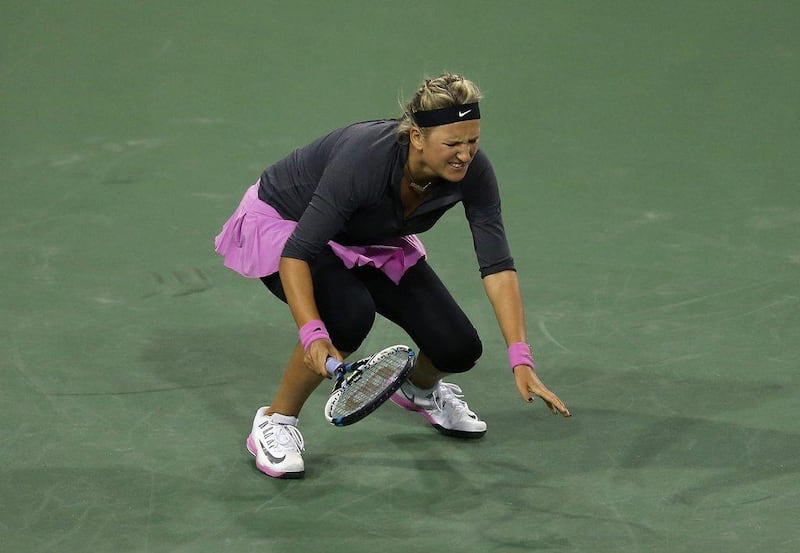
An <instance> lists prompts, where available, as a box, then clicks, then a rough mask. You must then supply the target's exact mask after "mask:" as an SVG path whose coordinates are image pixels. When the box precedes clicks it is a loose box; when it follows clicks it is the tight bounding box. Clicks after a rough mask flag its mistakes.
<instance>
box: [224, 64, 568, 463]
mask: <svg viewBox="0 0 800 553" xmlns="http://www.w3.org/2000/svg"><path fill="white" fill-rule="evenodd" d="M480 98H481V94H480V91H479V89H478V87H477V86H476V85H475V83H473V82H472V81H470V80H468V79H465V78H463V77H461V76H459V75H455V74H451V73H445V74H443V75H441V76H439V77H436V78H434V79H428V80H425V82H424V83H423V84H422V86H421V87H420V88H419V89H418V90H417V91H416V93H415V94H414V97H413V99H412V100H411V101H410V102H409V103H408V105H406V106H405V108H404V113H403V115H402V117H400V118H399V119H387V120H377V121H367V122H361V123H356V124H353V125H350V126H347V127H344V128H340V129H337V130H335V131H333V132H331V133H329V134H327V135H325V136H323V137H321V138H319V139H317V140H315V141H313V142H311V143H310V144H308V145H306V146H304V147H302V148H299V149H297V150H295V151H294V152H292V153H291V154H290V155H289V156H287V157H286V158H284V159H282V160H280V161H278V162H277V163H275V164H273V165H271V166H269V167H267V168H266V170H265V171H264V172H263V174H262V175H261V177H260V179H259V180H258V182H257V183H256V184H254V185H253V186H252V187H250V188H249V189H248V190H247V192H246V193H245V195H244V198H243V199H242V201H241V203H240V204H239V207H238V208H237V209H236V211H235V212H234V213H233V215H232V216H231V217H230V219H229V220H228V221H227V222H226V223H225V225H224V226H223V228H222V231H221V233H220V234H219V235H218V236H217V237H216V241H215V245H216V251H217V253H219V254H220V255H222V256H223V257H224V264H225V266H227V267H229V268H231V269H233V270H234V271H236V272H238V273H240V274H241V275H243V276H245V277H249V278H259V279H261V281H262V282H263V283H264V285H265V286H266V287H267V288H268V289H269V290H270V291H271V292H272V293H273V294H274V295H275V296H277V297H278V298H280V299H281V300H282V301H284V302H286V303H287V304H288V306H289V309H290V311H291V313H292V315H293V317H294V320H295V322H296V324H297V328H298V334H299V340H298V342H297V345H296V346H295V347H294V350H293V351H292V353H291V356H290V358H289V362H288V364H287V366H286V368H285V370H284V373H283V378H282V380H281V382H280V385H279V387H278V391H277V393H276V395H275V397H274V399H273V401H272V402H270V404H269V406H267V407H261V408H260V409H258V411H257V412H256V415H255V418H254V420H253V425H252V429H251V432H250V435H249V436H248V439H247V445H248V449H249V450H250V452H251V453H252V454H253V455H255V458H256V465H257V467H258V468H259V470H261V471H262V472H264V473H266V474H268V475H269V476H272V477H277V478H299V477H301V476H302V475H303V474H304V470H305V468H304V463H303V458H302V451H303V448H304V443H303V437H302V435H301V433H300V431H299V430H298V428H297V417H298V415H299V413H300V410H301V409H302V407H303V404H304V403H305V401H306V400H307V399H308V397H309V396H310V395H311V393H312V392H313V391H314V389H315V388H316V387H317V386H318V385H319V384H320V383H321V382H322V380H323V379H324V378H325V377H326V376H327V375H328V373H327V371H326V369H325V360H326V358H327V357H328V356H332V357H335V358H336V359H340V360H341V359H344V358H346V357H347V356H348V355H350V353H352V352H354V351H356V350H357V349H358V347H359V346H360V345H361V343H362V341H363V340H364V338H365V337H366V336H367V333H368V332H369V331H370V328H371V327H372V324H373V322H374V320H375V314H376V313H380V314H381V315H383V316H384V317H386V318H387V319H389V320H390V321H392V322H394V323H395V324H397V325H398V326H400V327H401V328H402V329H403V330H404V331H405V332H406V333H407V334H408V336H409V337H410V338H411V340H413V341H414V343H415V344H416V347H417V349H418V362H417V365H416V367H415V369H414V371H413V372H412V373H411V375H410V376H409V378H408V380H407V382H405V383H404V384H403V386H402V387H401V389H400V390H399V391H398V392H397V393H395V394H394V396H392V400H393V401H394V402H395V403H396V404H398V405H400V406H402V407H404V408H405V409H408V410H409V411H413V412H416V413H418V414H420V415H422V416H423V417H424V418H425V419H426V420H427V421H428V422H429V423H430V424H431V425H432V426H433V427H434V428H435V429H436V430H438V431H439V432H441V433H443V434H446V435H448V436H455V437H459V438H479V437H481V436H483V435H484V433H485V432H486V423H485V422H484V421H483V420H481V419H480V418H479V417H478V416H477V415H476V414H475V413H474V412H472V411H471V410H470V409H469V407H468V405H467V403H466V402H465V401H464V399H463V394H462V391H461V389H460V388H459V387H458V386H457V385H455V384H453V383H450V382H445V381H444V380H443V379H444V378H446V377H448V376H449V375H452V374H454V373H462V372H465V371H467V370H469V369H471V368H472V367H473V366H474V365H475V363H476V362H477V360H478V358H479V357H480V356H481V353H482V344H481V341H480V338H479V337H478V333H477V331H476V330H475V327H474V326H473V325H472V323H471V322H470V321H469V319H468V318H467V316H466V314H465V313H464V312H463V310H462V309H461V308H460V307H459V306H458V304H457V303H456V302H455V300H454V299H453V297H452V296H451V295H450V293H449V292H448V290H447V288H446V287H445V285H444V284H443V283H442V281H441V280H440V279H439V277H438V276H437V275H436V273H435V272H434V271H433V269H432V268H431V267H430V265H429V264H428V263H427V261H426V252H425V248H424V246H423V244H422V243H421V242H420V240H419V239H418V238H417V236H416V234H417V233H421V232H424V231H426V230H428V229H430V228H431V227H432V226H433V225H434V224H435V223H436V221H438V220H439V218H441V217H442V215H444V213H445V212H446V211H447V210H448V209H450V208H451V207H453V206H455V205H456V204H459V203H460V204H462V205H463V207H464V212H465V215H466V218H467V221H468V223H469V227H470V229H471V234H472V240H473V244H474V248H475V254H476V257H477V265H478V268H479V270H480V275H481V277H482V279H483V285H484V288H485V290H486V294H487V296H488V298H489V301H490V302H491V304H492V307H493V308H494V311H495V314H496V316H497V320H498V323H499V325H500V330H501V332H502V334H503V337H504V339H505V341H506V345H507V347H508V358H509V365H510V368H511V371H512V372H513V378H514V379H515V381H516V386H517V389H518V390H519V393H520V394H521V395H522V397H523V399H524V400H526V401H529V402H530V401H533V398H534V397H539V398H541V399H542V400H543V401H544V402H545V404H546V405H547V406H548V407H549V408H550V410H551V411H552V412H553V413H556V414H558V413H560V414H562V415H563V416H569V415H570V413H569V411H568V410H567V408H566V406H565V405H564V403H563V402H562V401H561V400H560V399H559V398H558V396H556V395H555V394H554V393H553V392H551V391H550V390H548V389H547V387H546V386H545V385H544V384H543V383H542V381H541V380H540V379H539V377H538V376H537V374H536V372H535V366H534V361H533V356H532V354H531V350H530V347H529V346H528V340H527V334H526V329H525V317H524V309H523V305H522V297H521V293H520V289H519V283H518V280H517V274H516V272H515V269H514V261H513V259H512V257H511V253H510V250H509V246H508V242H507V240H506V236H505V232H504V229H503V221H502V218H501V212H500V195H499V192H498V186H497V180H496V177H495V173H494V170H493V169H492V165H491V163H490V162H489V159H488V158H487V157H486V155H485V154H484V153H483V152H482V151H481V150H479V147H478V144H479V140H480V108H479V100H480Z"/></svg>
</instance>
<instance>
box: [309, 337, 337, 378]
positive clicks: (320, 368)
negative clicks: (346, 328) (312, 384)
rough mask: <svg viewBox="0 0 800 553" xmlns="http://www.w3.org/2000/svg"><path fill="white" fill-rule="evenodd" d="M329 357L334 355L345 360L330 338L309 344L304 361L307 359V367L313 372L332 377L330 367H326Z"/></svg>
mask: <svg viewBox="0 0 800 553" xmlns="http://www.w3.org/2000/svg"><path fill="white" fill-rule="evenodd" d="M328 357H333V358H335V359H338V360H339V361H342V360H343V359H342V354H341V353H339V350H337V349H336V348H335V347H334V346H333V344H332V343H330V342H329V341H328V340H314V341H313V342H311V345H310V346H308V349H307V350H306V356H305V357H304V358H303V361H305V363H306V367H308V370H310V371H311V372H314V373H317V374H319V375H320V376H324V377H325V378H330V377H331V375H330V373H328V369H326V368H325V361H327V360H328Z"/></svg>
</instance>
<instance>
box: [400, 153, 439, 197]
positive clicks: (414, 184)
mask: <svg viewBox="0 0 800 553" xmlns="http://www.w3.org/2000/svg"><path fill="white" fill-rule="evenodd" d="M405 169H406V176H407V177H408V186H409V188H411V190H413V191H414V192H416V193H417V194H424V193H425V192H427V191H428V189H430V187H431V185H433V180H421V181H419V182H418V181H417V180H416V179H415V178H414V175H413V173H411V163H410V160H407V161H406V168H405Z"/></svg>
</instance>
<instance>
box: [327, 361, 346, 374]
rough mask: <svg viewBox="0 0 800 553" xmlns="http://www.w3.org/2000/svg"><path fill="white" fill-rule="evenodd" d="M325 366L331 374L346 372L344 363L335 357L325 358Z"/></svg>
mask: <svg viewBox="0 0 800 553" xmlns="http://www.w3.org/2000/svg"><path fill="white" fill-rule="evenodd" d="M325 368H326V369H327V370H328V374H330V375H331V376H339V374H340V373H343V372H344V363H342V362H341V361H339V360H338V359H336V358H335V357H328V359H326V360H325Z"/></svg>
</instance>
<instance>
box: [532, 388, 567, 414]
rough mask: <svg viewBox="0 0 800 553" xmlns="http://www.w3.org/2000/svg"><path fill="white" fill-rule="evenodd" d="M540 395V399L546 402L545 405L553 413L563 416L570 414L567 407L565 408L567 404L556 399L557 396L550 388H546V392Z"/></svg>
mask: <svg viewBox="0 0 800 553" xmlns="http://www.w3.org/2000/svg"><path fill="white" fill-rule="evenodd" d="M540 397H541V398H542V400H544V402H545V403H546V404H547V407H549V408H550V411H551V412H552V413H553V414H554V415H558V414H561V415H563V416H564V417H571V416H572V413H570V412H569V409H567V406H566V405H564V402H563V401H561V400H560V399H558V396H557V395H555V394H554V393H553V392H551V391H550V390H547V392H546V394H543V395H541V396H540Z"/></svg>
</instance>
